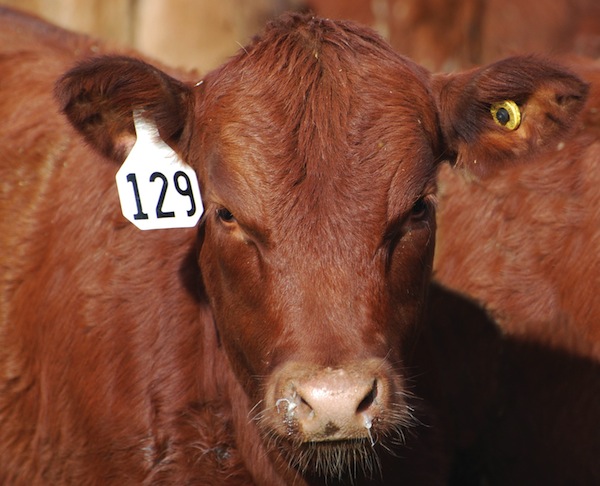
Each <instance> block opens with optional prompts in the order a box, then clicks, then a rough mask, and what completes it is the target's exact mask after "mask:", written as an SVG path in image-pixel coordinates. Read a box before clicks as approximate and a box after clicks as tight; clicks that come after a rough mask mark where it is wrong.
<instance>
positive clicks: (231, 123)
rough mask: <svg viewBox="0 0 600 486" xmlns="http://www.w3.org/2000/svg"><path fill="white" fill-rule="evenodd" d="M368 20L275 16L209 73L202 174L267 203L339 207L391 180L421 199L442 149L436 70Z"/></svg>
mask: <svg viewBox="0 0 600 486" xmlns="http://www.w3.org/2000/svg"><path fill="white" fill-rule="evenodd" d="M353 29H354V30H353ZM359 29H360V28H358V27H355V26H350V27H348V28H343V26H342V27H340V25H339V24H333V23H329V22H327V21H322V20H319V21H318V22H317V21H315V22H313V23H311V21H310V20H309V21H306V20H305V21H304V22H299V23H298V25H293V26H289V25H286V26H283V27H282V26H279V27H272V29H271V31H268V32H267V34H265V37H264V38H263V39H262V40H258V41H256V42H255V43H254V44H253V45H251V46H250V47H248V48H247V49H246V50H244V51H242V52H241V53H240V54H239V55H238V56H237V57H235V58H233V59H232V60H231V61H230V62H229V63H227V64H226V65H225V66H223V67H222V68H220V69H219V70H217V71H215V72H213V73H212V74H211V75H209V76H208V77H207V79H206V81H205V83H204V85H203V87H202V90H199V93H198V103H197V106H198V109H197V123H198V130H199V133H200V134H201V135H200V136H199V137H198V140H199V141H200V143H199V145H200V147H199V150H200V154H201V155H200V157H199V159H200V160H198V161H196V162H195V163H196V164H199V167H198V170H199V172H200V173H201V174H204V179H205V181H209V182H210V181H211V180H212V181H213V182H216V181H219V184H220V185H221V189H223V188H225V190H226V191H227V192H229V193H230V195H232V196H233V194H231V193H232V191H233V192H235V193H236V195H237V196H240V198H241V199H243V200H245V201H246V202H245V203H244V204H252V203H248V202H247V201H248V200H249V199H251V200H255V199H256V198H257V197H258V200H259V203H258V204H257V208H256V210H257V211H268V212H270V213H273V212H276V211H278V210H281V206H282V205H286V206H289V207H288V208H287V209H286V211H287V214H290V212H292V210H293V208H294V207H296V206H297V201H302V203H303V204H302V205H303V206H305V205H306V201H313V202H314V203H315V204H317V203H318V202H319V201H320V202H321V203H322V204H323V205H324V206H327V207H329V208H330V209H331V210H332V211H338V214H339V211H340V210H342V211H343V210H344V209H345V208H347V207H348V203H349V201H348V199H349V198H350V199H351V200H352V201H353V202H355V203H356V202H358V200H359V199H361V198H363V199H365V200H366V199H368V200H369V201H370V202H371V203H372V204H379V205H382V204H383V198H387V197H388V196H389V193H390V189H391V188H392V186H394V187H395V189H397V192H398V194H399V195H400V196H401V195H402V193H407V196H406V197H405V199H406V204H407V205H409V204H410V203H412V202H413V201H414V198H415V197H418V192H419V191H421V190H422V188H423V185H425V184H426V183H427V182H428V181H429V180H430V179H431V175H432V173H433V165H434V152H435V151H436V150H437V147H436V146H435V145H436V143H437V140H438V137H437V126H438V124H437V115H436V110H435V107H434V103H433V100H432V97H431V95H430V92H429V75H428V73H427V72H425V71H424V70H422V69H421V68H419V67H418V66H416V65H415V64H413V63H412V62H410V61H408V60H406V59H405V58H402V57H401V56H399V55H397V54H395V53H394V52H393V51H392V50H391V49H390V48H389V47H388V46H387V44H385V43H384V42H383V41H382V40H381V39H380V38H378V37H377V36H376V35H375V34H373V33H372V32H371V31H368V30H359ZM211 177H212V179H211ZM207 183H208V182H207ZM209 189H211V188H209ZM217 189H219V188H217ZM244 192H247V194H246V195H244V194H243V193H244ZM282 194H285V195H287V199H286V200H285V201H283V200H282V198H281V195H282ZM400 196H399V197H400ZM234 197H235V196H234ZM365 204H366V202H365V201H363V202H362V203H361V205H363V206H364V205H365ZM399 205H400V206H401V203H400V204H399ZM271 206H273V207H271ZM275 206H276V207H275ZM371 210H373V208H371ZM263 216H268V215H261V216H260V217H263Z"/></svg>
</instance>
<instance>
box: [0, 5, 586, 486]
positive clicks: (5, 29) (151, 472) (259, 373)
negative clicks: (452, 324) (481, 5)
mask: <svg viewBox="0 0 600 486" xmlns="http://www.w3.org/2000/svg"><path fill="white" fill-rule="evenodd" d="M1 13H2V15H1V16H0V27H1V28H0V36H1V37H0V41H1V42H0V46H2V50H3V51H2V55H1V56H0V62H1V63H2V65H1V66H0V72H1V73H2V83H1V84H0V89H1V90H2V92H1V93H0V114H2V115H3V117H2V120H3V122H2V123H3V128H4V129H3V130H2V131H1V132H0V133H1V136H2V140H1V141H0V146H1V147H2V150H3V152H2V158H1V159H0V162H1V170H2V184H3V186H2V193H1V194H2V200H1V202H2V204H1V208H2V219H1V220H0V221H1V224H2V227H1V228H0V235H2V261H1V263H0V265H1V269H2V281H1V282H2V287H1V294H0V298H1V301H0V302H1V304H2V307H1V312H2V321H1V323H0V357H1V359H0V363H1V365H0V434H1V436H0V480H1V482H6V483H9V484H32V483H34V484H36V483H37V484H46V483H52V484H61V483H82V482H85V483H97V484H110V483H114V484H122V483H123V482H132V483H144V482H146V483H154V482H164V483H169V482H170V483H172V484H173V483H175V484H181V483H185V482H190V483H194V482H197V483H203V482H206V481H207V480H209V481H210V482H213V483H214V484H245V483H247V482H248V481H249V477H251V478H252V480H253V481H254V482H256V483H258V484H268V485H275V484H286V483H287V484H290V483H293V484H303V483H316V484H319V483H322V482H323V481H328V482H329V483H333V482H334V481H335V480H336V479H340V480H341V481H344V480H349V478H348V476H354V475H356V476H357V481H360V479H361V477H362V476H363V474H362V471H361V467H364V468H365V469H367V474H366V477H365V478H364V479H365V480H366V481H368V480H369V476H370V474H369V467H372V468H373V469H374V470H376V469H377V467H375V466H372V465H371V464H370V462H369V461H374V460H375V459H374V458H373V455H374V454H378V455H379V456H380V460H381V465H382V470H381V474H382V481H383V482H384V483H385V482H389V481H392V479H394V480H400V479H402V478H403V479H405V480H407V481H408V480H410V481H413V482H415V483H418V484H436V483H439V482H440V481H443V479H444V478H445V477H446V474H447V460H446V457H445V450H444V448H443V445H442V442H441V438H440V436H439V435H438V432H439V431H438V429H437V428H436V427H433V426H431V427H428V426H422V425H420V422H419V421H424V422H425V423H426V424H427V425H429V424H434V423H435V422H434V421H435V420H436V419H435V417H434V416H431V415H429V413H430V409H429V407H428V405H427V403H425V402H423V403H421V402H420V401H419V400H418V399H416V398H415V397H413V395H412V393H411V386H410V383H411V380H413V379H416V378H415V377H414V376H413V375H412V373H413V371H414V370H412V371H411V368H410V367H407V363H408V362H409V361H410V355H411V351H410V350H411V349H413V345H414V337H415V336H416V335H417V334H418V332H419V329H420V323H421V317H422V312H423V306H424V302H425V295H426V292H427V287H428V284H429V277H430V270H431V265H432V260H433V247H434V243H435V238H434V229H435V219H434V211H433V199H434V191H435V175H436V171H437V168H438V164H439V162H440V161H441V160H443V158H444V157H447V158H451V159H453V158H454V157H456V158H457V159H458V160H460V159H461V156H464V155H465V154H463V151H465V150H466V149H465V148H464V146H463V145H461V143H460V142H461V140H464V139H466V138H467V137H469V136H470V135H471V130H470V129H467V128H465V127H467V126H468V124H467V123H466V121H465V119H466V118H467V117H471V116H472V113H475V116H476V120H479V121H480V122H481V123H482V128H481V129H479V131H478V132H477V134H478V136H479V137H480V138H485V136H487V135H489V134H490V132H494V133H496V134H497V136H498V137H500V138H502V137H504V136H506V134H505V133H504V132H502V131H498V129H497V128H496V127H494V126H492V125H490V124H489V123H487V121H486V120H487V118H486V117H488V116H489V115H488V114H487V112H485V111H483V110H479V111H478V110H472V109H470V106H469V101H468V100H465V103H466V105H461V106H460V109H458V108H457V107H456V105H454V104H453V103H439V105H438V101H439V99H440V95H439V93H437V94H434V90H439V91H442V90H443V89H444V87H445V86H448V85H451V84H452V83H453V82H454V81H453V78H444V79H441V78H438V79H436V81H435V82H434V81H433V80H432V79H431V77H430V75H429V73H427V71H425V70H424V69H423V68H421V67H419V66H417V65H416V64H414V63H412V62H411V61H409V60H407V59H405V58H403V57H401V56H398V55H396V54H395V53H394V52H393V51H392V50H391V49H390V48H389V47H388V46H387V44H385V42H383V41H382V40H381V39H380V38H379V37H378V36H376V35H375V34H374V33H373V32H371V31H370V30H368V29H364V28H362V27H359V26H356V25H354V24H351V23H344V22H339V23H336V22H331V21H327V20H323V19H318V18H312V17H309V16H294V15H289V16H284V17H283V18H281V19H280V20H278V21H277V22H274V23H273V24H271V25H270V26H268V27H267V29H266V31H265V33H264V34H263V35H262V36H261V37H259V38H257V39H256V40H255V41H254V42H253V43H252V44H251V45H249V46H248V47H247V48H245V49H244V50H242V51H241V52H240V53H239V54H238V55H237V56H236V57H234V58H233V59H232V60H230V61H229V62H228V63H226V64H225V65H224V66H223V67H221V68H219V69H217V70H216V71H214V72H212V73H209V74H208V75H207V76H206V77H205V78H204V83H202V84H200V85H195V83H194V82H187V81H185V76H181V78H182V79H184V81H181V80H178V79H176V78H179V77H180V76H179V75H177V74H176V73H171V74H167V73H165V72H164V71H162V70H159V69H157V68H156V67H153V66H152V65H150V64H147V63H146V62H144V61H142V60H140V59H133V58H131V59H127V58H124V57H123V56H122V53H117V54H119V55H115V56H113V55H107V54H110V52H108V50H105V49H104V48H102V47H98V46H96V44H94V42H93V41H91V40H89V39H87V38H83V37H78V36H76V35H73V34H70V33H67V32H64V31H61V30H58V29H55V28H52V27H50V26H47V25H46V24H43V23H40V22H37V21H35V20H33V19H30V18H28V17H24V16H20V15H18V14H14V13H11V12H10V11H5V10H2V11H1ZM90 51H98V52H100V53H102V54H103V55H104V56H103V57H96V58H90ZM78 61H79V62H78ZM77 62H78V64H77V66H76V67H74V68H73V69H71V70H69V68H71V67H72V65H73V64H75V63H77ZM528 63H529V64H528ZM511 65H512V66H513V67H514V68H515V69H520V70H523V74H524V75H525V74H526V72H530V73H531V76H532V78H531V79H528V82H527V83H519V81H518V78H517V80H516V82H515V84H514V85H512V86H510V87H507V86H504V85H500V86H497V85H491V86H490V85H488V84H486V83H479V85H480V88H481V90H482V91H483V95H482V99H483V100H495V99H498V98H499V97H500V96H509V97H510V96H513V95H514V96H516V95H517V94H519V96H521V97H522V99H523V102H524V106H525V113H527V114H529V115H530V116H531V117H532V118H535V116H541V117H542V118H543V117H544V113H545V110H546V109H547V108H546V106H547V105H546V100H547V99H548V98H550V99H553V97H555V96H556V94H557V93H562V92H563V91H564V90H568V92H569V93H572V96H573V97H574V98H575V99H583V98H584V97H585V86H584V85H583V84H582V83H580V82H579V81H578V80H577V78H576V77H574V76H572V75H571V74H569V73H568V72H567V71H564V70H559V71H556V70H553V69H549V68H548V66H549V64H548V63H546V62H543V61H531V60H529V61H525V60H523V59H522V58H515V59H513V60H509V61H507V62H506V64H505V67H506V68H507V69H508V68H510V66H511ZM527 66H529V67H527ZM65 72H66V74H64V75H63V73H65ZM477 74H478V73H477V72H474V73H472V74H467V75H464V76H463V77H461V78H456V79H460V80H461V82H465V81H466V82H468V81H469V79H471V78H472V79H473V80H474V81H473V82H474V83H475V84H476V85H477V84H478V81H477V79H480V77H479V78H478V75H477ZM173 76H175V77H173ZM465 76H466V78H465ZM525 77H526V76H525ZM57 80H58V83H57V84H56V88H55V89H54V86H55V82H56V81H57ZM54 90H55V93H56V99H57V100H58V102H57V101H55V99H54V98H53V94H52V93H53V91H54ZM474 102H477V103H479V102H480V101H479V100H475V101H474ZM579 107H580V103H579V104H578V103H569V104H566V105H564V106H562V107H561V109H559V110H557V112H556V114H555V116H554V118H553V122H552V123H551V124H549V125H544V128H546V129H549V130H554V129H555V128H556V125H559V126H565V127H568V125H569V123H570V121H571V120H572V119H573V117H574V113H575V112H576V111H577V110H578V109H579ZM140 108H142V109H144V114H145V116H146V117H148V118H151V119H153V120H154V121H155V122H156V124H157V125H158V128H159V130H160V132H161V134H162V136H163V138H164V139H165V140H166V141H167V142H168V143H169V144H171V145H172V147H173V148H174V149H175V150H176V151H178V152H179V154H180V155H181V156H182V157H183V158H184V159H185V160H187V161H188V162H189V163H190V164H191V165H193V166H194V168H195V169H196V171H197V173H198V176H199V180H200V184H201V188H202V192H203V203H204V206H205V209H206V212H205V214H204V216H203V219H202V220H201V222H200V224H199V226H198V228H197V230H194V229H191V230H170V231H154V232H149V233H147V232H140V231H138V230H137V229H136V228H134V227H133V226H132V225H130V224H129V223H127V222H126V221H125V220H124V218H123V217H122V216H121V215H120V214H119V210H118V202H117V197H116V191H115V189H114V173H115V172H116V170H117V167H118V164H119V163H121V162H122V158H123V155H124V153H125V152H126V151H127V150H128V148H129V147H130V146H131V142H132V134H131V113H132V111H133V110H136V109H140ZM61 111H63V112H64V115H66V116H64V115H63V114H62V113H61ZM536 114H537V115H536ZM529 115H528V116H529ZM440 120H441V121H442V123H441V124H440ZM449 126H452V127H457V128H455V129H452V130H449V129H448V127H449ZM480 138H476V139H475V141H474V142H473V144H474V145H475V146H476V147H475V148H476V149H478V150H479V151H480V153H481V156H482V160H485V158H486V155H487V154H490V153H491V154H493V155H494V157H493V161H492V162H491V163H493V164H499V165H503V164H504V163H505V162H506V161H507V159H510V156H511V154H510V153H506V151H500V152H498V151H494V150H493V149H494V148H493V147H491V148H489V149H486V148H485V147H484V146H480V145H481V144H480V141H479V140H480ZM534 149H538V150H542V148H540V147H534ZM469 150H471V148H469ZM225 209H227V210H228V211H231V213H232V214H233V216H232V217H231V218H229V217H223V214H227V211H225ZM224 211H225V212H224ZM373 360H375V361H376V362H379V363H381V366H380V367H379V368H378V369H377V375H376V376H377V377H376V380H375V381H376V383H377V386H378V391H379V394H378V396H377V406H378V411H377V414H376V415H375V416H374V420H373V426H372V429H369V432H370V434H373V435H372V436H373V437H374V438H375V440H376V442H377V445H376V446H375V447H374V448H371V447H370V446H369V445H368V442H367V441H366V440H364V439H363V440H357V441H355V443H352V442H351V441H350V442H349V441H342V442H340V443H332V444H328V443H318V442H312V443H306V442H303V441H302V438H303V436H302V430H301V428H299V427H298V424H297V423H291V424H286V426H287V427H288V428H287V433H282V432H281V430H282V429H283V430H285V428H284V427H283V424H282V423H281V422H282V420H281V416H280V415H279V413H278V410H277V408H278V407H277V406H276V404H275V403H272V400H271V401H269V400H270V399H269V397H270V396H272V395H273V394H274V393H276V388H277V383H275V382H274V381H275V377H276V376H277V374H278V373H279V372H281V370H282V369H286V368H285V367H286V366H287V365H289V364H290V363H292V364H295V365H296V367H302V366H305V367H306V368H307V369H315V370H317V371H316V372H315V373H316V374H317V373H318V372H319V370H321V371H323V370H327V369H329V368H340V369H344V368H347V369H353V370H355V369H357V368H360V366H361V364H363V363H365V362H367V361H368V362H372V361H373ZM292 378H293V377H292ZM273 390H275V392H274V391H273ZM275 396H277V395H275ZM405 441H407V442H408V443H407V444H404V442H405ZM233 443H235V444H233ZM351 444H354V445H351ZM352 447H356V449H353V448H352ZM348 450H349V451H350V454H348V455H346V452H347V451H348ZM354 450H356V451H358V453H359V454H363V453H364V454H365V456H366V459H365V460H364V461H363V462H362V463H356V462H354V461H355V459H354V458H353V457H352V451H354ZM395 456H400V457H401V458H402V459H395ZM340 458H341V459H340ZM294 461H299V464H300V465H299V466H298V467H297V468H296V467H293V464H294ZM359 462H360V461H359ZM207 478H209V479H207ZM377 480H378V476H377V474H375V478H374V481H377Z"/></svg>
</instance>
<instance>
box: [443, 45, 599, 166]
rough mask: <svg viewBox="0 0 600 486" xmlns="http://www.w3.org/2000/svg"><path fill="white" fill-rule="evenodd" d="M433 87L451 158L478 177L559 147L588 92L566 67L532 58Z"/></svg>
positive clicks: (454, 77)
mask: <svg viewBox="0 0 600 486" xmlns="http://www.w3.org/2000/svg"><path fill="white" fill-rule="evenodd" d="M433 87H434V92H435V95H436V96H437V101H438V103H437V104H438V110H439V114H440V124H441V128H442V134H443V137H444V140H445V146H446V151H447V156H448V158H449V159H450V160H451V161H453V162H455V163H456V164H457V165H458V166H461V167H464V168H466V169H467V170H469V171H470V172H474V173H475V174H478V175H483V174H485V173H489V172H493V171H494V170H495V169H497V168H500V167H503V166H505V165H506V164H510V163H516V162H521V161H523V160H525V159H527V158H529V157H532V156H536V155H538V154H540V153H541V152H543V151H544V150H548V149H550V148H552V147H555V145H556V143H558V142H559V141H560V139H561V138H563V137H566V136H568V132H569V131H570V130H571V128H572V127H573V126H574V125H575V120H576V118H577V115H578V114H579V112H580V111H581V110H582V108H583V105H584V103H585V100H586V98H587V92H588V86H587V84H586V83H584V82H583V81H582V80H581V79H579V78H578V77H577V76H575V75H574V74H572V73H571V72H569V71H568V70H566V69H565V68H563V67H562V66H560V65H557V64H554V63H552V62H550V61H547V60H544V59H540V58H536V57H531V56H521V57H512V58H508V59H504V60H502V61H499V62H496V63H494V64H491V65H489V66H484V67H482V68H477V69H473V70H471V71H467V72H463V73H457V74H442V75H436V76H434V78H433ZM553 142H555V143H553Z"/></svg>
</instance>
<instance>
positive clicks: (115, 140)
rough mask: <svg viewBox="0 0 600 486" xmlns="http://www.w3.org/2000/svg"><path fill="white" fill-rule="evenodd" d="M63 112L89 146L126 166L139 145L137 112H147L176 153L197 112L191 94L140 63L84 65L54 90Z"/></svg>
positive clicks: (110, 59) (102, 60)
mask: <svg viewBox="0 0 600 486" xmlns="http://www.w3.org/2000/svg"><path fill="white" fill-rule="evenodd" d="M55 94H56V97H57V99H58V101H59V103H60V108H61V110H62V111H63V112H64V113H65V115H66V116H67V118H68V119H69V121H70V122H71V124H72V125H73V126H74V127H75V128H76V129H77V130H78V131H79V132H80V133H82V134H83V135H84V137H85V138H86V140H87V141H88V142H89V143H90V144H91V145H92V146H93V147H94V148H95V149H97V150H98V151H100V152H101V153H103V154H104V155H106V156H107V157H109V158H111V159H113V160H115V161H117V162H119V163H120V162H122V161H123V160H124V159H125V157H126V156H127V153H128V152H129V150H130V149H131V147H132V145H133V143H134V142H135V130H134V124H133V112H134V111H143V112H144V116H145V117H147V118H150V119H152V120H153V121H154V122H155V123H156V126H157V127H158V130H159V133H160V135H161V138H162V139H163V140H164V141H165V142H167V143H169V145H171V146H172V147H173V148H175V150H177V151H179V150H178V146H179V144H180V141H181V138H182V136H183V134H184V131H185V128H186V124H187V120H188V118H189V117H190V114H191V113H192V110H193V107H192V105H193V96H192V94H191V88H190V87H189V86H187V85H186V84H184V83H182V82H181V81H179V80H177V79H175V78H173V77H171V76H169V75H167V74H166V73H164V72H162V71H161V70H159V69H157V68H155V67H154V66H151V65H150V64H147V63H145V62H143V61H140V60H138V59H134V58H130V57H124V56H107V57H98V58H92V59H89V60H86V61H84V62H82V63H81V64H79V65H78V66H76V67H75V68H73V69H71V70H70V71H68V72H67V73H66V74H65V75H64V76H62V78H60V80H59V81H58V82H57V84H56V88H55Z"/></svg>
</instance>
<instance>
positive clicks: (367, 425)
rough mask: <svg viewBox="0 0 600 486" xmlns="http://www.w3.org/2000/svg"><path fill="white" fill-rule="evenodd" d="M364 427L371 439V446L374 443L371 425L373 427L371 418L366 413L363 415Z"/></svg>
mask: <svg viewBox="0 0 600 486" xmlns="http://www.w3.org/2000/svg"><path fill="white" fill-rule="evenodd" d="M363 418H364V424H365V428H366V429H367V434H368V435H369V440H370V441H371V447H373V446H374V445H375V441H374V440H373V435H372V434H371V427H373V420H372V419H371V417H369V416H368V415H367V414H364V415H363Z"/></svg>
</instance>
